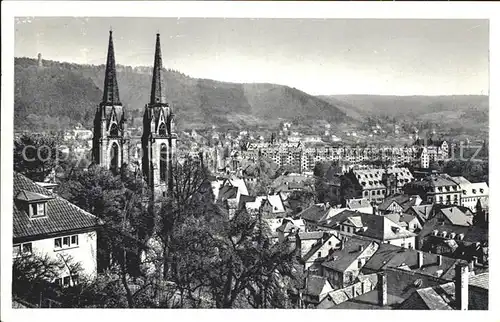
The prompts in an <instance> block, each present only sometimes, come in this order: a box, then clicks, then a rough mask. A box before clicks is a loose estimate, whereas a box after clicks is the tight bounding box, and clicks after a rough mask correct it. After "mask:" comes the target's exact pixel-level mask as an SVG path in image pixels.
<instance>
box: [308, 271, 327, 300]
mask: <svg viewBox="0 0 500 322" xmlns="http://www.w3.org/2000/svg"><path fill="white" fill-rule="evenodd" d="M325 285H330V283H329V282H328V280H327V279H326V277H323V276H316V275H310V276H308V277H307V278H306V294H307V295H312V296H319V295H321V292H322V291H323V288H324V287H325ZM330 288H332V287H331V285H330Z"/></svg>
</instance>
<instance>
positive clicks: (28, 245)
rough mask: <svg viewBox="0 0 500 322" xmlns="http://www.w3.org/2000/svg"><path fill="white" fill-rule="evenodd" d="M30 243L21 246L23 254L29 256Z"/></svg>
mask: <svg viewBox="0 0 500 322" xmlns="http://www.w3.org/2000/svg"><path fill="white" fill-rule="evenodd" d="M31 251H32V248H31V243H26V244H23V254H31Z"/></svg>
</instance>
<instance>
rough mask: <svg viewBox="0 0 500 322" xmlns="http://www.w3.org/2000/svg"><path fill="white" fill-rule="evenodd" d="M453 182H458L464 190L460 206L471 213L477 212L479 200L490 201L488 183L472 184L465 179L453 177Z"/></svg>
mask: <svg viewBox="0 0 500 322" xmlns="http://www.w3.org/2000/svg"><path fill="white" fill-rule="evenodd" d="M453 180H455V181H457V182H458V184H459V185H460V188H461V189H462V194H461V196H460V204H461V205H462V206H464V207H467V208H469V209H470V210H471V211H473V212H475V211H476V205H477V201H478V200H482V201H484V200H486V199H488V196H489V188H488V184H487V183H486V182H475V183H472V182H470V181H469V180H467V179H465V178H464V177H453Z"/></svg>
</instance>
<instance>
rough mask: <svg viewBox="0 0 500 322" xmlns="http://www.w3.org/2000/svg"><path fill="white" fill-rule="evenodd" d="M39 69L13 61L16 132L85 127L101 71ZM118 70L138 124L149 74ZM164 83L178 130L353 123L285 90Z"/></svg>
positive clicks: (170, 78)
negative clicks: (46, 128)
mask: <svg viewBox="0 0 500 322" xmlns="http://www.w3.org/2000/svg"><path fill="white" fill-rule="evenodd" d="M43 64H44V67H43V68H38V67H37V62H36V60H34V59H30V58H16V59H15V126H16V130H20V129H26V128H30V129H33V128H34V127H37V126H40V127H43V126H47V127H49V128H50V127H52V126H64V125H66V124H68V125H69V124H72V123H76V122H80V123H82V124H84V125H86V126H90V125H91V124H92V119H93V117H94V112H95V107H96V106H97V105H98V104H99V101H100V99H101V97H102V87H103V79H104V69H105V66H104V65H100V66H94V65H78V64H70V63H60V62H54V61H46V60H44V61H43ZM118 69H119V71H118V85H119V89H120V99H121V101H122V103H123V104H124V105H125V107H126V111H128V112H129V118H135V119H136V121H137V122H136V123H139V119H140V117H141V116H142V112H143V109H144V105H145V104H146V103H147V102H148V100H149V94H150V88H151V74H150V73H148V69H147V68H132V67H124V66H119V67H118ZM164 79H165V81H166V84H167V86H166V88H167V98H168V101H169V102H171V104H172V105H173V106H174V111H175V113H176V115H177V125H178V126H180V127H181V128H198V127H206V126H210V125H212V124H216V125H218V126H219V127H238V128H242V127H246V126H269V127H276V126H277V125H278V124H279V123H280V122H281V121H284V120H291V121H292V120H295V121H299V122H300V121H302V122H309V121H314V120H325V121H327V122H331V123H356V122H357V121H355V120H353V119H351V118H350V117H348V116H347V115H346V114H345V113H344V112H342V111H341V110H339V109H338V108H337V107H336V106H335V105H334V104H332V103H329V102H326V101H324V100H323V99H321V98H318V97H315V96H312V95H309V94H307V93H304V92H302V91H300V90H297V89H294V88H291V87H287V86H281V85H274V84H236V83H226V82H218V81H213V80H208V79H196V78H191V77H188V76H186V75H184V74H182V73H179V72H177V71H173V70H165V71H164ZM43 124H45V125H43Z"/></svg>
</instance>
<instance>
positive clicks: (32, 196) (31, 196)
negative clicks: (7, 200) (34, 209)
mask: <svg viewBox="0 0 500 322" xmlns="http://www.w3.org/2000/svg"><path fill="white" fill-rule="evenodd" d="M53 198H54V197H51V196H46V195H42V194H41V193H36V192H31V191H27V190H24V189H22V190H21V191H19V193H18V194H17V196H16V199H17V200H20V201H26V202H35V201H47V200H50V199H53Z"/></svg>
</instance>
